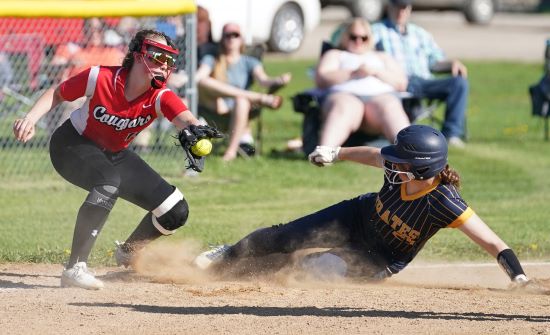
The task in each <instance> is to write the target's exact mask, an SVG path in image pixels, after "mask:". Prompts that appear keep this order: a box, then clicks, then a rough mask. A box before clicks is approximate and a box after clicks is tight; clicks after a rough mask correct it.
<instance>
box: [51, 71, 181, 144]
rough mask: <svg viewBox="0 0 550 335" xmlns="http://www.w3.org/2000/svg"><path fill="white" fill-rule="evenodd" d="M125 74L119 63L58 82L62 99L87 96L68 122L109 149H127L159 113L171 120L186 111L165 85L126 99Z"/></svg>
mask: <svg viewBox="0 0 550 335" xmlns="http://www.w3.org/2000/svg"><path fill="white" fill-rule="evenodd" d="M127 75H128V71H127V70H126V69H124V68H122V67H120V66H93V67H91V68H89V69H87V70H85V71H83V72H81V73H79V74H77V75H76V76H74V77H71V78H69V79H67V80H66V81H64V82H63V83H61V85H59V92H60V94H61V96H62V97H63V98H64V99H65V100H68V101H73V100H76V99H78V98H80V97H82V96H86V102H85V103H84V104H83V105H82V107H81V108H79V109H77V110H75V111H74V112H72V113H71V123H72V124H73V126H74V127H75V129H76V130H77V131H78V133H79V134H80V135H82V136H85V137H86V138H88V139H90V140H92V141H93V142H95V143H96V144H97V145H98V146H99V147H100V148H102V149H105V150H108V151H111V152H118V151H120V150H122V149H125V148H127V147H128V145H129V144H130V142H132V140H133V139H134V138H135V137H136V136H137V134H139V132H140V131H142V130H143V129H145V128H147V126H149V125H150V124H151V123H152V122H153V120H154V119H155V118H156V117H157V115H159V113H162V114H163V115H164V116H165V117H166V118H167V119H168V120H170V121H172V119H173V118H174V117H176V116H177V115H178V114H180V113H183V112H186V111H188V109H187V106H185V104H184V103H183V102H182V101H181V99H180V98H179V97H178V96H177V95H176V94H175V93H174V92H172V91H170V89H167V88H162V89H154V88H150V89H149V90H148V91H146V92H145V93H143V94H142V95H140V96H139V97H137V98H135V99H134V100H132V101H128V100H126V97H125V96H124V87H125V85H126V78H127Z"/></svg>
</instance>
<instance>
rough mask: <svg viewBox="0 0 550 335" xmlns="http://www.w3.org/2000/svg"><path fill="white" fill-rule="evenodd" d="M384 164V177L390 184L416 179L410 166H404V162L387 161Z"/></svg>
mask: <svg viewBox="0 0 550 335" xmlns="http://www.w3.org/2000/svg"><path fill="white" fill-rule="evenodd" d="M387 163H388V164H384V177H385V178H386V180H387V181H388V182H389V183H390V184H394V185H398V184H404V183H408V182H410V181H411V180H414V179H415V176H414V174H413V173H412V172H410V171H409V169H408V168H403V165H405V164H403V163H392V162H387Z"/></svg>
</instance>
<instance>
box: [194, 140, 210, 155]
mask: <svg viewBox="0 0 550 335" xmlns="http://www.w3.org/2000/svg"><path fill="white" fill-rule="evenodd" d="M210 151H212V142H210V140H208V139H206V138H203V139H202V140H199V141H198V142H197V143H195V145H194V146H192V147H191V152H192V153H194V154H195V155H197V156H200V157H202V156H206V155H208V154H209V153H210Z"/></svg>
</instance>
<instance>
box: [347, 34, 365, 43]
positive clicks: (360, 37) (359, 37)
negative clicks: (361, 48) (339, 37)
mask: <svg viewBox="0 0 550 335" xmlns="http://www.w3.org/2000/svg"><path fill="white" fill-rule="evenodd" d="M349 39H350V40H351V41H354V42H357V41H358V40H361V41H362V42H366V41H368V40H369V35H355V34H352V33H350V34H349Z"/></svg>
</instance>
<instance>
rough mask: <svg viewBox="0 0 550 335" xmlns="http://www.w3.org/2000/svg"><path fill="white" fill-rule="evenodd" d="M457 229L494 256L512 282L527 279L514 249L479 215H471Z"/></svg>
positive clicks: (525, 280)
mask: <svg viewBox="0 0 550 335" xmlns="http://www.w3.org/2000/svg"><path fill="white" fill-rule="evenodd" d="M459 229H460V230H461V231H462V232H463V233H464V234H466V235H467V236H468V237H469V238H470V239H472V241H474V242H475V243H477V244H478V245H479V246H481V247H482V248H483V249H485V251H487V252H488V253H489V254H491V256H493V257H495V258H496V259H497V262H498V264H499V265H500V266H501V267H502V269H503V270H504V271H505V272H506V274H507V275H508V276H509V277H510V280H512V281H513V282H527V281H528V279H527V276H526V275H525V272H524V271H523V268H522V267H521V264H520V263H519V260H518V258H517V256H516V254H515V253H514V251H512V249H510V247H508V245H506V243H504V241H503V240H502V239H501V238H500V237H498V235H497V234H496V233H495V232H493V230H491V228H489V226H487V225H486V224H485V222H483V220H482V219H481V218H480V217H479V216H477V215H476V214H474V215H472V216H471V217H470V218H469V219H468V220H467V221H466V222H465V223H464V224H463V225H461V226H460V227H459Z"/></svg>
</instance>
